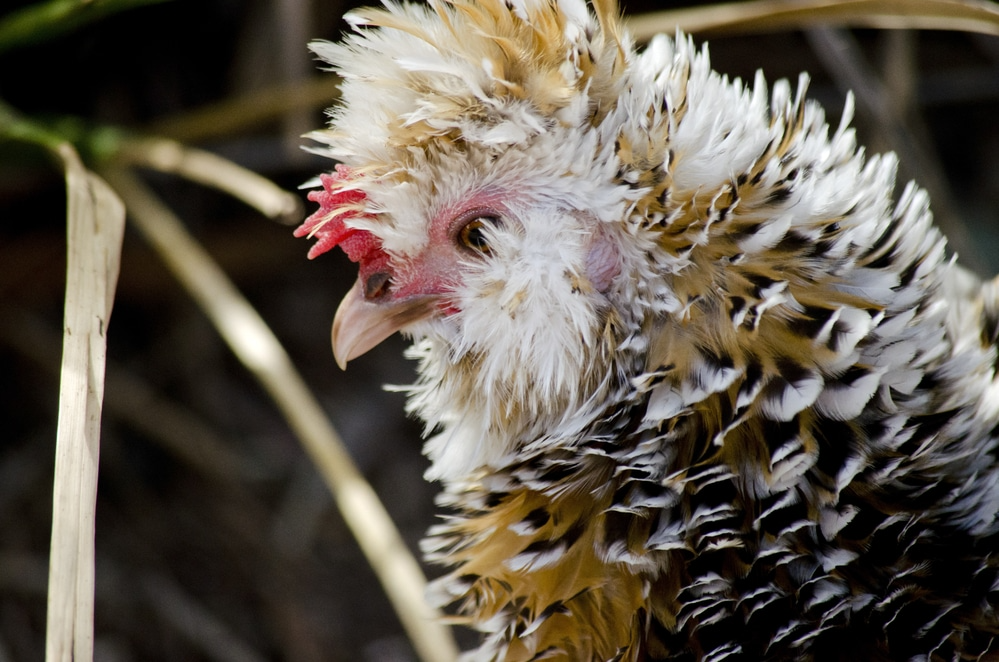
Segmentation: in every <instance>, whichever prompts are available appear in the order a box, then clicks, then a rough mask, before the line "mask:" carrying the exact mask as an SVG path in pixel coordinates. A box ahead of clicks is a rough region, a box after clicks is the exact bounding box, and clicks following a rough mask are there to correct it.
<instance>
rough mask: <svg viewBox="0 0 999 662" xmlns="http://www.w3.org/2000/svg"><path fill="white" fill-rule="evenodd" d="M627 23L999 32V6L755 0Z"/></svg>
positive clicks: (710, 31)
mask: <svg viewBox="0 0 999 662" xmlns="http://www.w3.org/2000/svg"><path fill="white" fill-rule="evenodd" d="M627 23H628V28H629V30H630V31H631V34H632V36H633V37H634V38H635V39H637V40H638V41H647V40H648V39H651V38H652V37H653V36H654V35H656V34H659V33H666V34H672V33H673V32H674V31H675V30H676V29H677V28H679V29H681V30H684V31H685V32H690V33H694V34H697V35H701V36H708V35H718V34H751V33H760V32H779V31H782V30H794V29H800V28H806V27H810V26H814V25H839V26H852V27H866V28H882V29H903V28H906V29H919V30H960V31H966V32H980V33H983V34H991V35H999V5H997V4H996V3H994V2H987V1H985V0H755V1H753V2H731V3H724V4H713V5H707V6H704V7H693V8H685V9H675V10H667V11H661V12H651V13H648V14H640V15H637V16H632V17H629V18H628V19H627Z"/></svg>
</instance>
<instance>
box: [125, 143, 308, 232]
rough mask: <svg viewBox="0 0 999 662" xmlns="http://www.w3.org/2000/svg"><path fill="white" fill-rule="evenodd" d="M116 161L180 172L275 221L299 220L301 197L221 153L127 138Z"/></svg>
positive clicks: (183, 175)
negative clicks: (223, 156) (222, 155)
mask: <svg viewBox="0 0 999 662" xmlns="http://www.w3.org/2000/svg"><path fill="white" fill-rule="evenodd" d="M116 158H117V160H118V162H119V163H134V164H136V165H141V166H144V167H147V168H152V169H154V170H159V171H160V172H169V173H173V174H176V175H180V176H181V177H184V178H185V179H190V180H191V181H193V182H198V183H199V184H203V185H204V186H209V187H211V188H215V189H218V190H220V191H223V192H225V193H228V194H229V195H231V196H233V197H234V198H236V199H237V200H241V201H243V202H244V203H246V204H247V205H249V206H251V207H253V208H254V209H256V210H257V211H259V212H260V213H261V214H263V215H264V216H267V217H268V218H273V219H276V220H279V221H285V220H287V221H288V222H289V223H291V222H296V223H297V222H299V221H300V220H301V216H302V205H301V200H300V199H299V198H298V197H297V196H295V195H293V194H291V193H288V192H287V191H285V190H284V189H282V188H281V187H279V186H277V185H276V184H274V183H273V182H271V181H270V180H269V179H267V178H265V177H261V176H260V175H258V174H257V173H255V172H253V171H252V170H248V169H246V168H243V167H242V166H239V165H237V164H235V163H233V162H232V161H229V160H228V159H224V158H222V157H221V156H217V155H215V154H212V153H211V152H206V151H204V150H201V149H196V148H194V147H187V146H185V145H182V144H181V143H179V142H176V141H174V140H169V139H166V138H144V139H141V140H129V141H126V142H125V143H124V144H122V146H121V149H120V150H119V151H118V153H117V154H116Z"/></svg>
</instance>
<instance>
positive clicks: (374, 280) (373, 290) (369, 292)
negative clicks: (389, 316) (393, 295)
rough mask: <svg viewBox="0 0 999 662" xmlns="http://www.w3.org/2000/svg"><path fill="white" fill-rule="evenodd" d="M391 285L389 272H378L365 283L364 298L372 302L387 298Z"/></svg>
mask: <svg viewBox="0 0 999 662" xmlns="http://www.w3.org/2000/svg"><path fill="white" fill-rule="evenodd" d="M390 284H391V280H390V278H389V273H388V272H387V271H376V272H375V273H373V274H371V275H370V276H368V279H367V280H366V281H364V298H365V299H367V300H369V301H371V300H373V299H379V298H381V297H383V296H385V295H386V294H388V291H389V285H390Z"/></svg>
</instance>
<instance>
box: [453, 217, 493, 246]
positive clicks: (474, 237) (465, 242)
mask: <svg viewBox="0 0 999 662" xmlns="http://www.w3.org/2000/svg"><path fill="white" fill-rule="evenodd" d="M498 223H499V219H498V218H497V217H495V216H486V215H481V214H480V215H477V216H475V217H474V218H472V219H471V220H470V221H469V222H468V223H465V225H463V226H462V227H461V229H460V230H458V236H457V239H458V243H459V244H461V245H462V246H463V247H464V248H467V249H468V250H471V251H475V252H476V253H481V254H482V255H489V253H490V252H491V249H490V248H489V241H488V240H486V234H485V228H486V226H489V225H496V224H498Z"/></svg>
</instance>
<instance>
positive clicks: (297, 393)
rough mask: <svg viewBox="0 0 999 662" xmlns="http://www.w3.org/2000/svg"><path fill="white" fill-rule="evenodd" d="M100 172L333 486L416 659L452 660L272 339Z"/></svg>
mask: <svg viewBox="0 0 999 662" xmlns="http://www.w3.org/2000/svg"><path fill="white" fill-rule="evenodd" d="M105 176H106V177H107V178H108V180H109V181H110V182H111V184H112V185H113V186H114V187H115V189H116V190H117V191H118V193H119V194H120V195H121V196H122V198H123V199H124V200H125V202H126V204H127V206H128V210H129V214H130V216H131V217H132V219H133V221H134V222H135V224H136V226H137V227H138V228H139V230H140V231H141V232H142V234H143V235H144V236H145V238H146V239H147V240H148V241H149V242H150V244H151V245H152V246H153V247H154V248H155V249H156V250H157V252H159V254H160V256H161V257H162V258H163V260H164V261H165V262H166V264H167V266H168V268H169V269H170V270H171V271H172V272H173V273H174V276H175V277H176V278H177V279H178V280H179V281H180V282H181V283H182V284H183V286H184V287H185V288H186V289H187V290H188V292H189V293H190V294H191V296H193V297H194V299H195V300H196V301H197V302H198V304H199V305H200V306H201V308H202V309H203V310H204V311H205V314H206V315H207V316H208V317H209V318H210V319H211V321H212V323H213V324H214V325H215V327H216V328H217V329H218V331H219V333H220V334H221V335H222V337H223V339H224V340H225V341H226V343H228V345H229V347H230V348H231V349H232V351H233V352H234V353H235V354H236V356H237V357H238V358H239V359H240V361H242V362H243V364H244V365H245V366H246V367H247V368H248V369H249V370H250V371H251V372H252V373H253V375H254V376H255V377H256V378H257V379H258V380H259V382H260V383H261V385H262V386H263V387H264V388H265V389H266V390H267V391H268V393H270V395H271V397H272V398H273V399H274V401H275V402H276V403H277V406H278V408H279V409H280V410H281V412H282V413H283V415H284V416H285V417H286V418H287V420H288V422H289V425H290V426H291V428H292V429H293V431H294V432H295V433H296V434H297V435H298V437H299V439H300V440H301V442H302V444H303V446H304V448H305V451H306V452H307V453H308V455H309V456H310V457H311V459H312V461H313V462H314V463H315V465H316V467H317V468H318V469H319V471H320V473H321V474H322V476H323V478H324V480H325V481H326V484H327V486H328V487H329V489H330V491H331V492H332V493H333V496H334V499H335V501H336V504H337V506H338V508H339V509H340V513H341V514H342V515H343V518H344V521H345V522H346V523H347V525H348V526H349V527H350V529H351V531H352V532H353V534H354V536H355V538H356V539H357V541H358V543H359V545H360V547H361V549H362V550H363V552H364V554H365V556H366V557H367V559H368V562H369V563H370V564H371V567H372V568H373V569H374V571H375V573H376V575H377V576H378V578H379V580H380V581H381V583H382V586H383V587H384V589H385V592H386V594H387V595H388V597H389V599H390V601H391V602H392V605H393V607H394V608H395V610H396V613H397V614H398V615H399V618H400V620H401V621H402V624H403V627H405V629H406V631H407V633H408V634H409V637H410V640H411V641H412V642H413V646H414V648H415V649H416V651H417V653H418V654H419V655H420V657H421V659H423V660H425V661H426V662H445V661H448V660H453V659H454V658H455V657H456V656H457V646H456V645H455V643H454V640H453V638H452V636H451V634H450V631H449V630H448V629H447V627H446V626H444V625H443V623H442V622H441V619H440V615H439V614H438V613H437V612H436V611H435V610H433V609H431V608H430V607H428V606H427V605H426V602H425V601H424V599H423V593H424V586H425V579H424V577H423V574H422V572H421V570H420V567H419V565H418V564H417V562H416V560H415V559H414V558H413V556H412V555H411V554H410V552H409V550H408V549H407V548H406V545H405V543H404V542H403V540H402V538H401V536H400V535H399V533H398V531H397V530H396V529H395V526H394V525H393V524H392V521H391V519H390V518H389V516H388V513H386V512H385V509H384V507H383V506H382V505H381V503H380V502H379V501H378V497H377V496H376V495H375V493H374V490H373V489H372V488H371V486H370V485H369V484H368V483H367V482H366V481H365V480H364V477H363V476H362V475H361V473H360V472H359V471H358V469H357V467H356V466H355V465H354V463H353V461H352V460H351V458H350V456H349V454H348V453H347V451H346V449H345V448H344V446H343V443H342V441H341V440H340V438H339V436H338V435H337V433H336V431H335V430H334V429H333V427H332V425H331V424H330V422H329V420H328V419H327V417H326V415H325V413H324V412H323V410H322V408H321V407H320V405H319V403H318V402H317V401H316V399H315V397H314V396H313V395H312V393H311V392H310V391H309V389H308V387H307V386H306V385H305V383H304V381H303V380H302V378H301V376H299V374H298V373H297V372H296V371H295V369H294V367H293V366H292V364H291V360H290V359H289V358H288V355H287V353H286V352H285V351H284V348H283V347H282V346H281V344H280V343H279V342H278V340H277V338H276V337H275V336H274V334H273V333H272V332H271V330H270V329H269V328H268V327H267V325H266V323H265V322H264V321H263V319H261V317H260V316H259V314H258V313H257V312H256V311H255V310H254V309H253V308H252V307H251V306H250V304H249V303H248V302H247V301H246V299H245V298H244V297H243V296H242V295H241V294H240V293H239V292H238V291H237V290H236V288H235V286H234V285H233V284H232V282H231V281H229V279H228V278H227V277H226V275H225V274H224V273H223V272H222V270H221V269H220V268H219V266H218V265H217V264H216V263H215V262H214V261H213V260H212V259H211V257H210V256H209V255H208V254H207V253H206V252H205V251H204V249H203V248H202V247H201V246H200V245H198V244H197V242H196V241H195V240H194V239H193V238H192V237H191V236H190V235H189V234H188V233H187V231H186V230H185V229H184V227H183V224H182V223H181V221H180V219H179V218H177V217H176V215H174V214H173V212H171V211H170V210H169V209H168V208H167V207H166V206H165V205H164V204H163V203H162V202H161V201H160V200H159V199H158V198H156V196H155V195H154V194H153V193H152V191H150V190H149V188H148V187H147V186H145V185H144V184H143V183H142V182H141V181H140V180H139V179H138V178H137V177H136V176H135V175H133V174H131V173H130V172H128V171H127V170H124V169H113V170H112V169H109V170H107V171H106V172H105Z"/></svg>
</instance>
